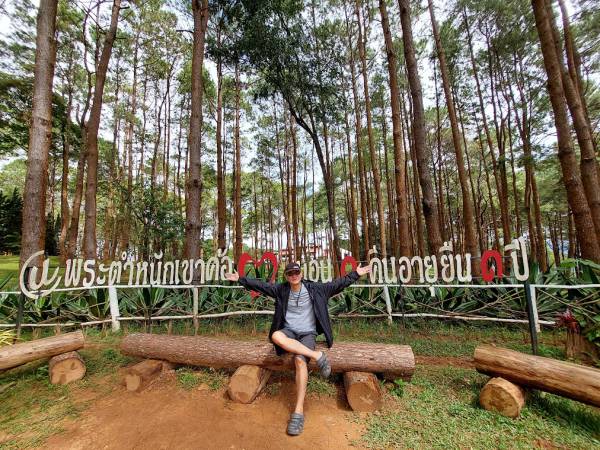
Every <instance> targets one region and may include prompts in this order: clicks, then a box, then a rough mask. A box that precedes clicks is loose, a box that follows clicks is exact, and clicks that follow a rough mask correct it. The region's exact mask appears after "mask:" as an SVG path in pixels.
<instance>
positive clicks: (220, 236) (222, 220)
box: [215, 24, 227, 249]
mask: <svg viewBox="0 0 600 450" xmlns="http://www.w3.org/2000/svg"><path fill="white" fill-rule="evenodd" d="M220 46H221V25H220V24H218V25H217V48H220ZM215 133H216V141H217V142H216V144H217V248H219V249H224V248H225V247H226V245H225V225H226V221H227V220H226V217H227V213H226V210H225V208H226V206H225V186H224V180H223V178H224V177H225V174H224V173H223V138H222V136H223V134H222V133H223V63H222V62H221V57H220V56H217V129H216V131H215Z"/></svg>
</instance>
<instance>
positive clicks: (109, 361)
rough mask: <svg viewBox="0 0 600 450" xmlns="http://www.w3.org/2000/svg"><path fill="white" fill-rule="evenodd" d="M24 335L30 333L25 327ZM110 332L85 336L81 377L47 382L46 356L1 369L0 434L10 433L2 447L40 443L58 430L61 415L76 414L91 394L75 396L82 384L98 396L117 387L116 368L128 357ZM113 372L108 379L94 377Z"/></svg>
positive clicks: (29, 445)
mask: <svg viewBox="0 0 600 450" xmlns="http://www.w3.org/2000/svg"><path fill="white" fill-rule="evenodd" d="M23 337H24V339H30V338H31V336H30V334H28V333H26V334H25V335H24V336H23ZM114 340H115V338H114V337H113V336H108V337H103V336H102V334H101V333H90V334H89V335H88V336H86V341H87V342H88V343H93V344H94V346H93V347H90V348H86V349H82V350H79V353H80V354H81V356H82V357H83V359H84V360H85V363H86V368H87V372H86V376H85V378H84V379H82V380H79V381H76V382H73V383H71V384H68V385H66V386H61V385H52V384H50V382H49V380H48V363H47V361H38V362H33V363H29V364H26V365H24V366H21V367H18V368H16V369H13V370H10V371H7V372H6V373H3V374H0V390H1V389H2V387H3V386H6V385H10V387H8V388H7V389H6V390H5V391H4V392H2V393H0V436H2V435H8V436H9V438H8V439H7V440H5V441H4V442H2V443H0V448H2V449H17V448H30V447H36V446H41V445H43V442H44V440H45V439H46V438H47V437H48V436H51V435H53V434H56V433H58V432H60V431H61V426H60V421H61V420H62V419H65V418H71V419H75V418H77V417H78V416H79V415H80V414H81V412H82V411H84V410H85V409H86V408H87V407H88V406H89V405H90V403H91V402H92V401H93V399H90V400H87V401H80V400H79V394H78V393H79V392H81V389H91V390H92V391H93V392H94V393H95V394H96V395H97V396H98V397H100V396H104V395H106V394H108V393H109V392H111V391H112V390H113V389H116V388H117V387H118V380H117V369H118V368H119V367H122V366H124V365H126V364H128V363H129V362H131V358H128V357H125V356H123V355H121V353H120V352H119V351H118V350H117V349H116V348H114V347H111V345H112V346H114ZM109 373H112V374H113V376H112V378H111V379H110V382H109V383H99V381H100V379H101V378H104V377H106V375H107V374H109Z"/></svg>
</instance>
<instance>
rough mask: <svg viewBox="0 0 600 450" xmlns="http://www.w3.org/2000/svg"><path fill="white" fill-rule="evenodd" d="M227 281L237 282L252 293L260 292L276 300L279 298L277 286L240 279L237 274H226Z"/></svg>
mask: <svg viewBox="0 0 600 450" xmlns="http://www.w3.org/2000/svg"><path fill="white" fill-rule="evenodd" d="M225 279H226V280H229V281H237V282H238V283H240V284H241V285H242V286H244V287H245V288H246V289H248V290H250V291H258V292H260V293H261V294H263V295H266V296H267V297H273V298H275V297H276V296H277V285H276V284H272V283H267V282H265V281H262V280H257V279H256V278H248V277H240V275H239V274H238V273H237V272H233V273H227V274H225Z"/></svg>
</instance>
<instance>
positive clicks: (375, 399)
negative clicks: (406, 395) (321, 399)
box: [344, 372, 382, 412]
mask: <svg viewBox="0 0 600 450" xmlns="http://www.w3.org/2000/svg"><path fill="white" fill-rule="evenodd" d="M344 387H345V388H346V398H347V399H348V403H349V404H350V407H351V408H352V410H353V411H361V412H371V411H377V410H378V409H380V408H381V404H382V396H381V388H380V387H379V381H377V377H376V376H375V375H374V374H372V373H368V372H345V373H344Z"/></svg>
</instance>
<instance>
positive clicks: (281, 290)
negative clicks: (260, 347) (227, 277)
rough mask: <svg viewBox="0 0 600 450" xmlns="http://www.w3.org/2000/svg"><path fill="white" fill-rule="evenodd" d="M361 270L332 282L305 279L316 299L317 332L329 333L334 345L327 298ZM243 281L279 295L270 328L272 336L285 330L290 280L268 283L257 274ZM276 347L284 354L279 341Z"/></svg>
mask: <svg viewBox="0 0 600 450" xmlns="http://www.w3.org/2000/svg"><path fill="white" fill-rule="evenodd" d="M359 278H360V277H359V275H358V273H357V272H356V271H355V270H353V271H352V272H350V273H349V274H348V275H346V276H345V277H342V278H337V279H335V280H333V281H330V282H329V283H319V282H316V281H310V280H304V279H303V280H302V283H303V284H304V286H306V289H307V290H308V295H309V296H310V299H311V300H312V302H313V310H314V312H315V318H316V323H317V334H325V340H326V341H327V346H328V347H331V346H332V345H333V332H332V330H331V320H330V319H329V310H328V309H327V301H328V300H329V298H330V297H332V296H334V295H336V294H339V293H340V292H342V291H343V290H344V289H345V288H347V287H348V286H350V285H351V284H352V283H354V282H356V281H357V280H358V279H359ZM239 283H240V284H241V285H242V286H244V287H245V288H246V289H249V290H252V291H258V292H260V293H261V294H264V295H266V296H267V297H273V298H274V299H275V315H274V316H273V323H272V324H271V330H270V331H269V340H270V339H271V336H272V335H273V333H275V332H276V331H278V330H281V329H282V328H283V327H284V325H285V315H286V313H287V306H288V300H289V297H290V289H291V286H290V283H288V282H287V281H286V282H284V283H277V284H271V283H266V282H264V281H262V280H257V279H256V278H248V277H240V279H239ZM275 351H276V352H277V354H278V355H281V354H282V353H283V352H284V350H283V349H281V348H280V347H279V346H278V345H275Z"/></svg>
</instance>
